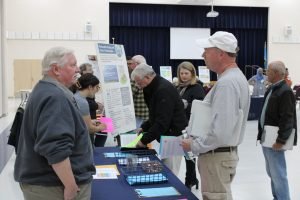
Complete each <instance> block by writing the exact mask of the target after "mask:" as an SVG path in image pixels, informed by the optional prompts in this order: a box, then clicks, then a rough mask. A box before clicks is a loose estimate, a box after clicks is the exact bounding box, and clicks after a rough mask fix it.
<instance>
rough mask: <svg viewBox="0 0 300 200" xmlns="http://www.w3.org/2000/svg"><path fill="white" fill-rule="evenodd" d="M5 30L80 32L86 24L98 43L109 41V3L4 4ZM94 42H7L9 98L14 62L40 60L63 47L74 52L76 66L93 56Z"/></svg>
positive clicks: (48, 0)
mask: <svg viewBox="0 0 300 200" xmlns="http://www.w3.org/2000/svg"><path fill="white" fill-rule="evenodd" d="M4 1H5V3H6V19H5V20H6V30H7V31H9V32H18V33H22V32H45V33H49V32H61V33H62V32H75V33H79V32H83V31H84V25H85V23H86V22H87V21H90V22H91V23H92V29H93V33H100V37H99V38H100V39H102V40H106V41H108V37H109V7H108V6H109V3H108V1H107V0H76V1H74V0H22V1H20V0H4ZM96 42H97V41H84V40H83V41H71V40H70V41H65V40H15V39H9V40H7V57H6V58H7V59H6V67H7V77H8V80H9V82H8V91H9V94H8V95H9V96H12V95H13V91H14V84H13V83H14V80H13V61H14V60H15V59H41V58H42V57H43V55H44V53H45V51H46V50H47V49H49V48H51V47H53V46H58V45H60V46H65V47H67V48H71V49H73V50H74V51H75V54H76V57H77V60H78V63H79V64H80V63H82V62H84V61H85V56H86V55H87V54H95V53H96V51H95V45H94V44H95V43H96Z"/></svg>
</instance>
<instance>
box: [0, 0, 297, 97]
mask: <svg viewBox="0 0 300 200" xmlns="http://www.w3.org/2000/svg"><path fill="white" fill-rule="evenodd" d="M4 1H5V2H6V13H7V14H6V24H7V26H6V30H7V31H16V32H18V31H19V32H20V31H28V32H34V31H36V32H56V31H57V32H80V31H82V30H83V27H84V24H85V22H86V21H87V20H90V21H91V22H92V24H93V31H95V32H99V33H100V35H101V38H103V39H104V40H107V41H108V37H109V4H108V0H76V1H74V0H38V1H37V0H22V1H20V0H4ZM109 1H110V2H127V3H129V2H132V3H162V4H174V3H176V2H177V1H176V0H144V1H143V0H130V1H127V0H109ZM182 1H184V0H182ZM189 2H196V1H195V0H189ZM199 2H200V3H199V4H198V5H200V4H202V5H207V0H199ZM201 2H202V3H201ZM214 2H215V5H222V6H254V7H269V8H270V12H269V35H268V38H269V52H268V53H269V60H277V59H281V60H283V61H284V62H285V63H286V65H287V67H288V68H289V71H290V75H291V77H292V80H293V82H294V83H296V82H300V68H298V66H297V65H298V62H297V60H296V59H297V56H296V52H297V50H298V49H299V48H300V44H294V43H293V44H291V43H289V44H287V43H284V44H281V43H276V41H277V42H278V41H280V40H281V39H280V37H282V36H283V27H284V26H285V25H292V28H293V34H292V36H293V38H296V37H299V39H300V36H299V26H300V21H299V20H298V19H300V14H299V13H298V10H299V7H300V1H298V0H284V1H282V0H215V1H214ZM24 19H26V21H25V20H24ZM273 37H275V40H274V41H275V42H273V40H272V38H273ZM276 38H277V39H276ZM278 38H279V39H278ZM291 40H292V42H297V41H298V40H297V39H289V41H291ZM94 43H95V41H38V40H37V41H35V40H7V57H6V58H7V59H6V67H7V76H8V80H9V82H8V91H9V95H10V96H11V95H13V88H14V86H13V69H12V68H13V60H14V59H26V58H28V59H40V58H42V56H43V54H44V52H45V51H46V50H47V49H48V48H50V47H52V46H56V45H63V46H66V47H69V48H73V49H74V50H75V53H76V56H77V58H78V62H79V63H81V62H83V61H84V59H85V55H86V54H94V53H95V50H94V49H95V48H94Z"/></svg>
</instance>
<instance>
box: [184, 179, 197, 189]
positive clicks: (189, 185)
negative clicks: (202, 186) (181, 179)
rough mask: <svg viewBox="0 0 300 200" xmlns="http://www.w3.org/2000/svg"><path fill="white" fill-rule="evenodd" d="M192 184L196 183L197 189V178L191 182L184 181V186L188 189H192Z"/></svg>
mask: <svg viewBox="0 0 300 200" xmlns="http://www.w3.org/2000/svg"><path fill="white" fill-rule="evenodd" d="M194 185H196V189H197V190H198V189H199V181H198V179H196V180H195V181H192V182H188V181H185V186H186V187H187V188H189V189H192V187H194Z"/></svg>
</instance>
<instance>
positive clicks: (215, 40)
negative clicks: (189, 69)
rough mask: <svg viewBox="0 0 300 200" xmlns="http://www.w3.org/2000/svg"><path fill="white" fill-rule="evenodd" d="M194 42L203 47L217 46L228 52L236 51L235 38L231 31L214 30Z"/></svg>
mask: <svg viewBox="0 0 300 200" xmlns="http://www.w3.org/2000/svg"><path fill="white" fill-rule="evenodd" d="M196 42H197V44H198V45H199V46H201V47H203V48H211V47H217V48H219V49H221V50H223V51H225V52H228V53H236V52H237V43H238V42H237V39H236V38H235V36H234V35H233V34H232V33H229V32H225V31H218V32H215V33H214V34H213V35H211V36H209V37H208V38H205V39H198V40H196Z"/></svg>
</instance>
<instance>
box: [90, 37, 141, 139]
mask: <svg viewBox="0 0 300 200" xmlns="http://www.w3.org/2000/svg"><path fill="white" fill-rule="evenodd" d="M96 51H97V58H98V68H99V72H98V73H99V74H98V75H96V76H98V77H99V80H100V82H101V87H102V95H103V101H104V107H105V115H106V117H109V118H112V120H113V125H114V128H115V131H114V133H112V134H113V135H116V134H120V133H126V132H128V131H131V130H134V129H135V128H136V123H135V113H134V105H133V99H132V91H131V84H130V78H129V73H128V68H127V62H126V56H125V51H124V47H123V45H118V44H102V43H97V44H96ZM95 72H96V71H95Z"/></svg>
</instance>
